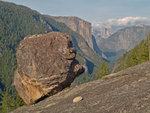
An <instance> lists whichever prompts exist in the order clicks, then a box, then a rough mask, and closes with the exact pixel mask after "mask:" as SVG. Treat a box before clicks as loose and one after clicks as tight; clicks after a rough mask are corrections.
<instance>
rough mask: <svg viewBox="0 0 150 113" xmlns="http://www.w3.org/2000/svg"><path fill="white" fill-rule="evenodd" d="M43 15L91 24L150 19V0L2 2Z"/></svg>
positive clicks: (26, 0)
mask: <svg viewBox="0 0 150 113" xmlns="http://www.w3.org/2000/svg"><path fill="white" fill-rule="evenodd" d="M2 1H8V2H13V3H16V4H19V5H25V6H27V7H29V8H31V9H34V10H37V11H38V12H40V13H42V14H48V15H54V16H77V17H80V18H82V19H84V20H87V21H89V22H99V21H106V20H108V19H118V18H123V17H150V0H2Z"/></svg>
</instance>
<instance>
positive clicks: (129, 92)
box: [12, 62, 150, 113]
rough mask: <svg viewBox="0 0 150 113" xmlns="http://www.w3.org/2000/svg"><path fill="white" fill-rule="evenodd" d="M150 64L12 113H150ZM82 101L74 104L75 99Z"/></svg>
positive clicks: (79, 87) (144, 64)
mask: <svg viewBox="0 0 150 113" xmlns="http://www.w3.org/2000/svg"><path fill="white" fill-rule="evenodd" d="M149 92H150V62H146V63H143V64H140V65H137V66H135V67H131V68H128V69H126V70H123V71H121V72H118V73H114V74H111V75H108V76H105V77H104V78H102V79H99V80H97V81H93V82H89V83H86V84H82V85H80V86H77V87H74V88H70V89H68V90H64V91H62V92H61V93H58V94H56V95H54V96H52V97H50V98H47V99H46V100H44V101H41V102H39V103H38V104H35V105H34V106H23V107H21V108H19V109H17V110H15V111H13V112H12V113H50V112H51V113H62V112H63V113H149V112H150V95H149ZM79 96H81V97H82V98H83V100H82V101H79V102H77V103H73V102H72V100H73V99H74V98H75V97H79Z"/></svg>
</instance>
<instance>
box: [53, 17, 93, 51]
mask: <svg viewBox="0 0 150 113" xmlns="http://www.w3.org/2000/svg"><path fill="white" fill-rule="evenodd" d="M51 17H52V18H53V19H55V20H56V21H58V22H62V23H65V24H66V25H67V26H68V27H69V28H70V29H72V30H73V31H75V32H77V33H78V34H80V35H81V36H82V37H83V38H84V40H85V41H86V42H87V43H88V45H89V46H90V48H92V49H93V43H92V34H91V23H89V22H87V21H84V20H82V19H80V18H78V17H73V16H66V17H65V16H51Z"/></svg>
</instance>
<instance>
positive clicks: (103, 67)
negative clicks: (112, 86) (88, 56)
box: [96, 62, 108, 79]
mask: <svg viewBox="0 0 150 113" xmlns="http://www.w3.org/2000/svg"><path fill="white" fill-rule="evenodd" d="M105 75H108V66H107V63H106V62H102V64H101V66H100V69H99V72H98V73H97V74H96V78H97V79H99V78H101V77H103V76H105Z"/></svg>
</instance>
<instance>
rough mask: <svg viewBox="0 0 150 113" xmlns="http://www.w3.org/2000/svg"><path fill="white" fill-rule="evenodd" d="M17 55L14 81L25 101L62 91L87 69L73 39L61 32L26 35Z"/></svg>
mask: <svg viewBox="0 0 150 113" xmlns="http://www.w3.org/2000/svg"><path fill="white" fill-rule="evenodd" d="M16 57H17V69H16V71H15V76H14V85H15V87H16V90H17V92H18V94H19V95H20V97H21V98H22V99H23V100H24V102H25V103H26V104H34V103H36V102H38V101H39V100H41V99H42V98H44V97H46V96H49V95H53V94H55V93H57V92H59V91H61V90H62V89H64V88H65V87H68V86H70V84H71V83H72V82H73V80H74V79H75V77H76V76H78V75H79V74H81V73H83V72H84V68H83V67H82V66H81V65H80V64H79V62H78V61H77V60H76V59H75V57H76V51H75V48H74V46H73V43H72V40H71V39H70V38H69V36H68V35H66V34H63V33H59V32H51V33H48V34H40V35H33V36H27V37H25V38H24V40H22V41H21V42H20V44H19V46H18V47H17V52H16Z"/></svg>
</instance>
